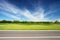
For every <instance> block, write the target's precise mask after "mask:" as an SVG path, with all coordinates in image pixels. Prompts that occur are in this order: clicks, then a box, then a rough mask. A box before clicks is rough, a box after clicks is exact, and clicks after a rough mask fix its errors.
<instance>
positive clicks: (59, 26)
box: [0, 23, 60, 30]
mask: <svg viewBox="0 0 60 40" xmlns="http://www.w3.org/2000/svg"><path fill="white" fill-rule="evenodd" d="M0 30H60V24H14V23H6V24H3V23H2V24H0Z"/></svg>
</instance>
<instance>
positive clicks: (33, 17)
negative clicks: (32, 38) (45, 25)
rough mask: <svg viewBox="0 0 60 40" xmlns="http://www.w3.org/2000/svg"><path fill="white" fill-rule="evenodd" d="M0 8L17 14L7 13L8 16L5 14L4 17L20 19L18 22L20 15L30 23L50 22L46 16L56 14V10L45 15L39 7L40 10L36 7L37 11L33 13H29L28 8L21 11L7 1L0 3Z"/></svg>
mask: <svg viewBox="0 0 60 40" xmlns="http://www.w3.org/2000/svg"><path fill="white" fill-rule="evenodd" d="M0 6H1V7H2V8H3V10H5V11H8V12H10V13H13V14H16V15H12V14H10V13H6V14H4V13H3V14H4V15H6V16H8V17H11V18H14V19H18V20H21V17H20V15H23V16H25V17H26V18H28V19H27V20H29V21H48V20H47V19H48V17H46V16H47V15H49V14H51V13H53V12H56V10H54V11H49V12H47V13H45V10H44V9H43V8H42V7H38V8H37V7H36V11H33V12H31V11H29V10H28V9H26V8H25V9H24V10H21V9H20V8H18V7H16V6H15V5H12V4H10V3H8V2H6V1H4V2H3V3H0Z"/></svg>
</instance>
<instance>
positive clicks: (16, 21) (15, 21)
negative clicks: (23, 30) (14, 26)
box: [12, 20, 20, 23]
mask: <svg viewBox="0 0 60 40" xmlns="http://www.w3.org/2000/svg"><path fill="white" fill-rule="evenodd" d="M12 23H20V21H18V20H14V21H12Z"/></svg>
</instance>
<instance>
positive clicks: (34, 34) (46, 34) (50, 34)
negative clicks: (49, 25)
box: [0, 30, 60, 40]
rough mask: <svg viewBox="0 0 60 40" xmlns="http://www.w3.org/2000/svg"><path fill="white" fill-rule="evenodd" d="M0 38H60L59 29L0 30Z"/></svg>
mask: <svg viewBox="0 0 60 40" xmlns="http://www.w3.org/2000/svg"><path fill="white" fill-rule="evenodd" d="M0 40H60V31H59V30H56V31H54V30H37V31H34V30H33V31H30V30H29V31H26V30H25V31H22V30H19V31H16V30H13V31H9V30H8V31H7V30H5V31H4V30H2V31H1V30H0Z"/></svg>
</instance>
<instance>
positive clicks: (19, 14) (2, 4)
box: [0, 0, 60, 21]
mask: <svg viewBox="0 0 60 40" xmlns="http://www.w3.org/2000/svg"><path fill="white" fill-rule="evenodd" d="M0 20H21V21H55V20H59V21H60V0H0Z"/></svg>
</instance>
